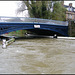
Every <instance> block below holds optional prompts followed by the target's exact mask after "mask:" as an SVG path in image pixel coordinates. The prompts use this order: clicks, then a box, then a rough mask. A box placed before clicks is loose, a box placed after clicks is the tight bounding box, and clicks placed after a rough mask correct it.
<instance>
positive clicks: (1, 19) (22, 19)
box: [0, 16, 68, 26]
mask: <svg viewBox="0 0 75 75" xmlns="http://www.w3.org/2000/svg"><path fill="white" fill-rule="evenodd" d="M0 22H20V23H21V22H22V23H24V22H28V23H32V22H33V23H34V22H36V23H46V24H54V25H55V24H57V25H64V26H68V22H67V21H57V20H50V19H40V18H27V17H5V16H0Z"/></svg>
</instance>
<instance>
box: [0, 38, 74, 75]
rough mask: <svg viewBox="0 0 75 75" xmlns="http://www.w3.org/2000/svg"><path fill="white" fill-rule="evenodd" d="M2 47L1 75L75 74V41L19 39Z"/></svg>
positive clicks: (0, 51) (0, 54) (0, 57)
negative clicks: (3, 74) (5, 47)
mask: <svg viewBox="0 0 75 75" xmlns="http://www.w3.org/2000/svg"><path fill="white" fill-rule="evenodd" d="M0 44H1V42H0ZM1 46H2V45H0V73H1V74H2V73H5V74H6V73H7V74H9V73H11V74H14V73H15V74H19V73H20V74H25V73H26V74H66V73H69V74H73V73H74V74H75V65H74V64H75V60H74V58H75V40H67V39H50V38H39V39H23V40H22V39H19V40H16V42H14V43H12V45H9V46H8V48H7V49H2V47H1Z"/></svg>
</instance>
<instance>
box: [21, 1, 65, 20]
mask: <svg viewBox="0 0 75 75" xmlns="http://www.w3.org/2000/svg"><path fill="white" fill-rule="evenodd" d="M52 1H53V2H54V6H53V12H51V11H50V9H51V6H52V4H51V2H52ZM52 1H42V0H40V1H37V0H36V1H35V0H26V1H23V2H22V3H23V4H24V3H25V5H26V6H27V9H28V13H29V16H30V17H32V18H43V19H53V20H60V21H65V20H66V14H65V13H66V9H65V8H64V6H63V5H62V1H55V0H52ZM23 7H24V6H23ZM21 8H22V7H21ZM23 11H24V9H23V10H22V12H23Z"/></svg>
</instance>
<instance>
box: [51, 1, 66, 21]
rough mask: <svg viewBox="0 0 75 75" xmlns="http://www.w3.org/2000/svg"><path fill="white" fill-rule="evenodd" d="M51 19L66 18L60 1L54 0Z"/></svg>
mask: <svg viewBox="0 0 75 75" xmlns="http://www.w3.org/2000/svg"><path fill="white" fill-rule="evenodd" d="M53 9H54V10H53V13H52V19H53V20H61V21H65V20H66V14H65V12H66V9H65V8H64V7H63V6H62V4H61V2H56V3H55V4H54V7H53Z"/></svg>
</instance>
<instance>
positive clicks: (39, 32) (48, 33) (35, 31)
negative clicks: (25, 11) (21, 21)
mask: <svg viewBox="0 0 75 75" xmlns="http://www.w3.org/2000/svg"><path fill="white" fill-rule="evenodd" d="M28 31H30V32H32V33H33V34H37V35H43V36H54V34H57V35H58V36H62V34H60V33H57V32H54V31H51V30H44V29H28Z"/></svg>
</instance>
